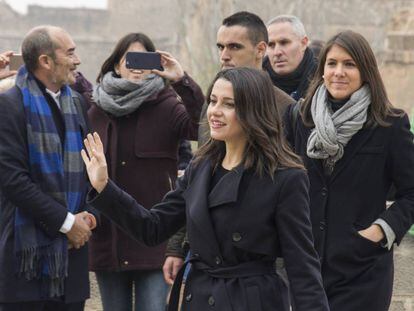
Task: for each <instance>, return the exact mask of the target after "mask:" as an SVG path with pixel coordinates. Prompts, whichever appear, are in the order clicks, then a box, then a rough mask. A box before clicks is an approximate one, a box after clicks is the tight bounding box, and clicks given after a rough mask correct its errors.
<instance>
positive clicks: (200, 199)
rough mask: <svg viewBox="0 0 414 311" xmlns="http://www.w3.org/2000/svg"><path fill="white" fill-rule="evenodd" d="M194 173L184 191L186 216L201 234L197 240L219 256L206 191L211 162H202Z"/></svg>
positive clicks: (208, 185)
mask: <svg viewBox="0 0 414 311" xmlns="http://www.w3.org/2000/svg"><path fill="white" fill-rule="evenodd" d="M196 170H197V171H196V172H194V173H195V174H194V179H193V180H192V181H191V183H190V186H189V187H188V188H187V190H186V191H185V194H184V196H185V198H186V203H187V208H188V215H189V218H190V219H191V221H192V222H194V224H195V226H196V228H197V231H199V232H200V233H201V235H200V236H199V238H201V239H203V241H206V242H207V243H208V244H209V246H210V248H211V249H212V251H213V252H214V253H216V254H220V251H219V245H218V242H217V239H216V234H215V232H214V230H213V226H212V224H211V218H210V212H209V210H208V197H207V196H208V190H209V187H210V179H211V172H212V167H211V162H210V161H203V162H201V163H200V164H199V166H198V167H197V169H196Z"/></svg>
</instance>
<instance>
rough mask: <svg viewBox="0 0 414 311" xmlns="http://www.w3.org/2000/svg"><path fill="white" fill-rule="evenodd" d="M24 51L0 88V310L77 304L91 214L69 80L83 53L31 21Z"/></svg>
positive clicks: (65, 308) (79, 112)
mask: <svg viewBox="0 0 414 311" xmlns="http://www.w3.org/2000/svg"><path fill="white" fill-rule="evenodd" d="M22 54H23V59H24V62H25V66H24V67H22V68H21V69H20V70H19V73H18V75H17V79H16V86H15V87H13V88H11V89H10V90H9V91H7V92H6V93H3V94H1V95H0V141H1V144H0V197H1V203H0V310H1V311H14V310H19V311H26V310H27V311H29V310H30V311H43V310H58V311H60V310H61V311H80V310H83V309H84V303H85V300H86V299H87V298H88V297H89V280H88V264H87V256H88V251H87V248H86V246H85V243H86V242H87V241H88V239H89V237H90V235H91V230H90V226H89V223H88V219H90V217H91V214H89V213H87V212H86V211H85V196H86V191H87V180H86V175H85V172H84V167H83V165H82V163H81V159H79V157H78V149H79V148H81V146H82V136H84V135H86V134H87V132H88V129H87V125H86V115H85V114H84V110H83V107H81V105H82V103H83V101H82V100H81V99H79V98H75V94H74V93H72V91H71V90H70V89H69V87H68V85H69V84H71V83H73V82H75V70H76V67H77V66H78V65H79V64H80V60H79V58H78V56H77V55H76V53H75V44H74V42H73V40H72V38H71V37H70V35H69V34H68V33H67V32H66V31H64V30H63V29H61V28H58V27H53V26H39V27H36V28H34V29H32V30H31V31H30V32H29V33H28V34H27V35H26V36H25V38H24V40H23V43H22ZM79 160H80V161H79Z"/></svg>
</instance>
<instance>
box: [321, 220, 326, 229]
mask: <svg viewBox="0 0 414 311" xmlns="http://www.w3.org/2000/svg"><path fill="white" fill-rule="evenodd" d="M325 227H326V224H325V222H324V221H321V222H319V229H320V230H321V231H323V230H325Z"/></svg>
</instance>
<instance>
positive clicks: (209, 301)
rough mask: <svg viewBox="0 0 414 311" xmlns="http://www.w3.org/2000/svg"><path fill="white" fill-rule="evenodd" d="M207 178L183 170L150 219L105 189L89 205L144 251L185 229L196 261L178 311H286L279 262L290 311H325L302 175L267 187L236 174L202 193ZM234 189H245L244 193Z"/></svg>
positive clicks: (193, 168)
mask: <svg viewBox="0 0 414 311" xmlns="http://www.w3.org/2000/svg"><path fill="white" fill-rule="evenodd" d="M211 175H212V166H211V164H210V161H207V160H205V161H203V162H200V163H199V164H197V165H194V164H190V167H189V168H187V170H186V173H185V175H184V178H182V179H180V180H179V182H178V186H177V189H176V190H175V191H172V192H169V193H168V194H167V195H166V197H165V198H164V200H163V202H162V203H160V204H157V205H155V206H154V207H153V208H152V209H151V211H149V210H147V209H145V208H143V207H142V206H140V205H139V204H137V203H136V202H135V201H134V200H133V198H132V197H131V196H129V195H128V194H126V193H125V192H123V191H122V190H120V189H119V188H118V187H117V186H115V184H114V183H112V182H110V183H109V184H108V185H107V186H106V188H105V189H104V190H103V192H102V193H101V194H100V195H98V196H97V197H95V198H94V197H92V196H91V202H90V203H91V204H92V205H93V206H94V207H96V208H97V209H99V210H100V211H102V212H103V213H104V214H105V215H107V216H108V217H110V218H111V219H112V220H113V221H114V222H115V223H117V224H118V225H119V226H120V227H121V228H123V229H124V230H125V231H126V232H127V233H129V234H130V235H131V236H133V237H135V238H137V239H140V240H142V241H144V242H145V243H146V244H148V245H154V244H157V243H160V242H162V241H164V240H166V239H167V238H168V237H170V236H171V235H172V234H174V233H175V232H176V231H177V230H178V229H179V228H180V227H182V226H183V225H184V224H185V223H186V226H187V231H188V237H189V240H190V245H191V253H192V255H193V258H195V259H196V260H195V261H194V262H193V268H192V271H191V273H190V275H189V277H188V279H187V282H186V287H185V293H184V296H185V299H184V306H183V310H197V311H203V310H211V307H213V306H214V308H215V309H216V310H220V311H230V310H237V311H244V310H246V311H247V310H250V311H260V310H283V311H287V310H289V306H288V302H287V289H286V285H285V284H284V283H283V282H282V281H281V280H280V279H279V278H278V276H277V275H276V273H275V272H274V271H275V269H274V267H273V263H274V261H275V259H276V257H280V256H283V257H284V258H285V261H286V268H287V271H288V274H289V277H290V286H291V290H292V292H293V297H294V299H295V304H296V306H297V310H298V311H302V310H303V311H312V310H314V311H323V310H328V307H327V300H326V296H325V293H324V291H323V289H322V283H321V276H320V271H319V269H320V268H319V261H318V258H317V255H316V252H315V250H314V248H313V242H312V234H311V226H310V220H309V207H308V178H307V176H306V173H305V171H302V170H299V169H284V170H279V171H277V173H276V174H275V176H274V180H273V181H272V179H271V178H270V177H263V178H260V177H258V176H257V175H255V174H253V173H251V172H249V171H248V170H247V171H245V170H243V169H242V167H241V166H239V167H237V168H235V169H233V170H232V171H230V172H229V173H228V174H226V175H225V176H224V177H223V178H222V179H221V180H220V181H219V182H218V183H217V184H216V186H215V187H214V188H213V189H212V190H211V192H210V193H208V189H209V185H210V178H211ZM244 178H248V180H247V181H246V180H244ZM243 180H244V181H243ZM240 183H245V184H246V185H247V187H246V191H244V192H243V193H239V185H240ZM212 219H214V221H212ZM206 269H207V270H208V271H206ZM258 270H260V271H261V272H258ZM264 270H266V273H263V271H264Z"/></svg>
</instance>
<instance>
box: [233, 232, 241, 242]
mask: <svg viewBox="0 0 414 311" xmlns="http://www.w3.org/2000/svg"><path fill="white" fill-rule="evenodd" d="M232 238H233V241H234V242H239V241H240V240H241V239H242V236H241V235H240V233H238V232H234V233H233V234H232Z"/></svg>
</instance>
